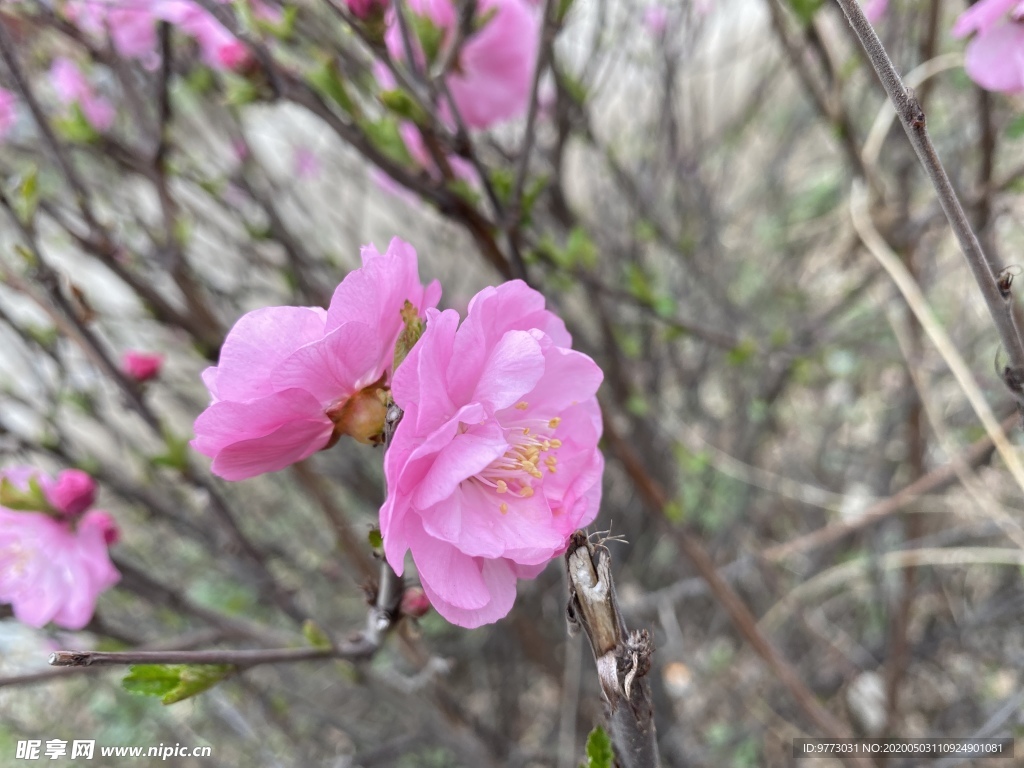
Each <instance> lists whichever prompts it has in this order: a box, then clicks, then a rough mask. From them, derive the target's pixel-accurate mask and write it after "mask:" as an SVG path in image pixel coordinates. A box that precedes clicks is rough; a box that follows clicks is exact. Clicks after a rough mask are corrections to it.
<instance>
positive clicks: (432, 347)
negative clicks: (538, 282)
mask: <svg viewBox="0 0 1024 768" xmlns="http://www.w3.org/2000/svg"><path fill="white" fill-rule="evenodd" d="M571 343H572V339H571V337H570V336H569V334H568V332H567V331H566V330H565V325H564V324H563V323H562V321H561V320H559V319H558V318H557V317H556V316H555V315H554V314H552V313H551V312H549V311H548V310H546V309H545V308H544V298H543V296H541V295H540V294H539V293H537V292H536V291H534V290H533V289H531V288H529V287H528V286H527V285H526V284H525V283H523V282H521V281H512V282H509V283H505V284H503V285H501V286H499V287H497V288H487V289H485V290H483V291H481V292H480V293H479V294H477V295H476V297H474V299H473V300H472V302H471V303H470V305H469V311H468V312H467V316H466V320H465V322H463V323H462V325H461V326H459V317H458V314H457V313H456V312H455V311H454V310H448V311H446V312H438V311H437V310H433V311H430V312H428V313H427V327H426V330H425V331H424V334H423V337H422V338H421V339H420V341H419V343H417V344H416V346H415V347H413V349H412V352H410V353H409V356H408V357H407V358H406V360H405V362H403V363H402V365H401V366H400V367H399V369H398V371H397V372H396V373H395V378H394V384H393V387H392V395H393V397H394V399H395V402H396V403H397V404H398V405H399V406H401V407H402V409H403V410H404V412H405V415H404V416H403V418H402V421H401V423H400V424H399V426H398V429H397V430H396V432H395V435H394V438H393V440H392V443H391V446H390V448H389V450H388V453H387V455H386V457H385V460H384V472H385V476H386V478H387V485H388V496H387V500H386V501H385V503H384V506H383V507H382V508H381V532H382V534H383V537H384V552H385V555H386V557H387V559H388V562H389V563H390V564H391V566H392V567H393V568H394V569H395V570H396V571H397V572H398V573H399V574H401V573H402V572H403V569H404V558H405V553H406V552H407V551H411V552H412V558H413V561H414V562H415V564H416V568H417V571H418V572H419V578H420V582H421V584H422V586H423V590H424V592H425V594H426V596H427V598H428V599H429V600H430V603H431V604H432V605H433V606H434V608H435V609H436V610H437V612H438V613H440V614H441V615H442V616H444V617H445V618H446V619H448V621H450V622H452V623H454V624H458V625H460V626H463V627H477V626H480V625H481V624H486V623H490V622H494V621H497V620H498V619H500V618H502V617H503V616H505V615H506V614H507V613H508V612H509V610H511V608H512V603H513V601H514V600H515V593H516V580H517V579H520V578H533V577H535V576H536V575H537V574H538V573H540V571H541V570H543V568H544V566H545V565H546V564H547V563H548V562H549V561H550V560H551V558H553V557H555V556H557V555H559V554H561V553H562V552H563V551H564V550H565V547H566V544H567V541H568V537H569V535H570V534H571V533H572V532H573V531H575V530H576V529H577V528H579V527H581V526H585V525H587V524H589V523H590V522H592V521H593V520H594V518H595V516H596V515H597V511H598V505H599V503H600V499H601V475H602V472H603V469H604V460H603V458H602V456H601V453H600V451H598V449H597V441H598V438H599V437H600V435H601V413H600V410H599V408H598V405H597V399H596V397H595V393H596V391H597V388H598V386H599V385H600V383H601V379H602V374H601V370H600V368H598V366H597V364H596V363H594V361H593V360H591V359H590V358H589V357H587V356H586V355H584V354H582V353H579V352H575V351H573V350H572V349H570V345H571Z"/></svg>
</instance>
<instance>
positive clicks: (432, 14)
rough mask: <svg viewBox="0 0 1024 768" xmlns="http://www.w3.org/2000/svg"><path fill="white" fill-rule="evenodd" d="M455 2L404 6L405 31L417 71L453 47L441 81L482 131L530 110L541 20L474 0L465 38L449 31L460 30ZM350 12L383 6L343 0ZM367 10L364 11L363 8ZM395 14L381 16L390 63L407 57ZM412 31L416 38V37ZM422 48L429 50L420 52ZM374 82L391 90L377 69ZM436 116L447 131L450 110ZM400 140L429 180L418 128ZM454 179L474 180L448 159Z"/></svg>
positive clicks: (497, 2) (417, 0) (432, 0)
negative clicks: (408, 22)
mask: <svg viewBox="0 0 1024 768" xmlns="http://www.w3.org/2000/svg"><path fill="white" fill-rule="evenodd" d="M459 5H460V4H459V3H456V2H454V0H411V2H409V3H407V4H406V12H407V13H408V14H409V16H410V18H411V21H412V22H413V23H412V24H411V25H410V26H411V27H412V31H411V33H410V34H411V35H412V37H411V39H410V40H409V42H410V43H411V45H412V50H413V56H414V57H415V58H416V59H417V60H418V64H419V66H421V67H422V66H427V65H429V66H435V65H437V63H438V62H439V61H443V60H445V59H446V58H448V57H449V56H450V51H449V48H450V46H452V45H459V46H460V47H459V49H458V52H457V55H455V56H454V58H453V59H452V61H451V66H449V68H448V74H447V76H446V78H445V84H446V85H447V90H448V92H449V93H450V94H451V100H452V102H454V105H455V109H456V110H457V111H458V114H459V116H460V117H461V118H462V121H463V122H464V123H465V125H466V126H467V127H469V128H475V129H481V130H482V129H487V128H490V127H492V126H494V125H496V124H498V123H501V122H503V121H505V120H511V119H514V118H517V117H520V116H521V115H523V114H524V113H525V112H526V109H527V106H528V105H529V99H530V90H531V85H532V83H533V68H534V65H535V63H536V60H537V51H538V48H539V46H540V30H541V19H540V14H539V12H538V9H537V8H536V7H535V5H534V4H533V3H531V2H530V0H481V2H480V3H478V4H477V7H476V15H475V17H474V19H473V21H472V30H473V31H472V32H471V34H469V35H468V36H467V37H465V39H461V38H460V36H459V35H457V34H456V30H457V28H458V27H459V24H460V23H461V22H460V19H459ZM349 7H350V8H351V9H352V10H353V12H354V13H356V15H360V16H363V15H366V14H370V13H372V12H373V9H383V8H384V7H385V4H384V3H378V2H376V0H373V1H371V2H367V0H349ZM367 9H368V10H367ZM395 13H396V12H395V10H391V11H389V12H388V13H387V14H386V15H385V16H384V21H385V24H386V31H385V33H384V41H385V43H386V45H387V48H388V52H389V54H390V55H391V56H392V57H393V58H394V59H396V60H398V61H402V60H404V59H405V58H406V53H407V50H408V47H407V45H406V40H405V39H404V37H403V33H402V30H401V28H400V25H399V24H398V22H397V18H396V15H395ZM417 32H418V33H419V35H418V36H416V35H415V33H417ZM425 49H428V50H425ZM375 72H376V75H377V79H378V81H379V82H380V84H381V86H382V87H384V88H387V89H391V88H394V87H395V82H394V79H393V78H392V77H391V74H390V72H388V70H387V69H386V68H385V67H384V66H383V65H378V66H377V67H376V70H375ZM439 114H440V116H441V119H442V120H443V121H445V123H447V124H448V126H449V127H454V124H455V120H454V115H453V114H452V110H451V108H450V107H449V105H448V103H447V102H446V101H444V100H442V102H441V103H440V104H439ZM401 135H402V139H403V141H404V142H405V145H406V148H407V149H408V151H409V154H410V155H411V156H412V158H413V160H415V161H416V162H417V163H418V164H419V165H421V166H422V167H423V168H425V169H426V170H427V172H428V173H431V174H432V175H437V169H436V168H435V167H434V162H433V159H432V158H431V156H430V153H429V152H428V151H427V149H426V146H425V144H424V141H423V138H422V136H421V135H420V132H419V129H418V128H416V127H415V126H414V125H413V124H412V123H404V124H403V125H402V126H401ZM448 162H449V164H450V165H451V166H452V170H453V172H454V173H455V175H456V176H457V177H458V178H461V179H464V180H468V181H472V180H474V179H475V178H476V175H475V172H473V170H472V168H471V166H470V165H469V164H468V163H467V162H466V161H465V160H463V159H462V158H460V157H456V156H451V157H449V158H448Z"/></svg>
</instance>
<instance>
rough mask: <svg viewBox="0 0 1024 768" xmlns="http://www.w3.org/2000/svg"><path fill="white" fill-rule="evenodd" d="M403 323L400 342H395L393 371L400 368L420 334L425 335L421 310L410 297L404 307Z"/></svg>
mask: <svg viewBox="0 0 1024 768" xmlns="http://www.w3.org/2000/svg"><path fill="white" fill-rule="evenodd" d="M402 323H403V324H404V327H403V328H402V332H401V333H400V334H398V342H397V343H396V344H395V358H394V366H393V367H392V369H391V370H393V371H397V370H398V366H400V365H401V364H402V361H403V360H405V358H406V356H407V355H408V354H409V352H411V351H412V348H413V347H414V346H416V342H417V341H419V340H420V336H422V335H423V328H424V326H423V320H422V319H421V318H420V311H419V309H417V308H416V307H414V306H413V303H412V302H411V301H409V300H408V299H406V301H405V306H403V307H402Z"/></svg>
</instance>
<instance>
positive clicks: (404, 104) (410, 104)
mask: <svg viewBox="0 0 1024 768" xmlns="http://www.w3.org/2000/svg"><path fill="white" fill-rule="evenodd" d="M379 98H380V103H381V104H383V105H384V106H385V107H386V108H387V109H388V110H390V111H391V112H394V113H395V114H396V115H398V116H399V117H400V118H402V119H403V120H409V121H411V122H413V123H416V124H417V125H423V124H424V123H425V122H426V121H427V116H426V114H425V113H424V112H423V110H422V109H420V106H419V105H418V104H417V103H416V102H415V100H413V98H412V96H410V95H409V94H408V93H406V92H405V91H403V90H401V89H400V88H396V89H395V90H391V91H383V92H381V94H380V96H379Z"/></svg>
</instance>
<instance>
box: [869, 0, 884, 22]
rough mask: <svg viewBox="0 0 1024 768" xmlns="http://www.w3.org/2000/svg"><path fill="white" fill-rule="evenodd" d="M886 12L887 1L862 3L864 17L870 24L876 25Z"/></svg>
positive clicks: (878, 0)
mask: <svg viewBox="0 0 1024 768" xmlns="http://www.w3.org/2000/svg"><path fill="white" fill-rule="evenodd" d="M887 10H889V0H866V1H865V3H864V15H865V16H866V17H867V20H868V21H870V22H871V23H872V24H877V23H878V22H879V20H881V18H882V17H883V16H884V15H885V12H886V11H887Z"/></svg>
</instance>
